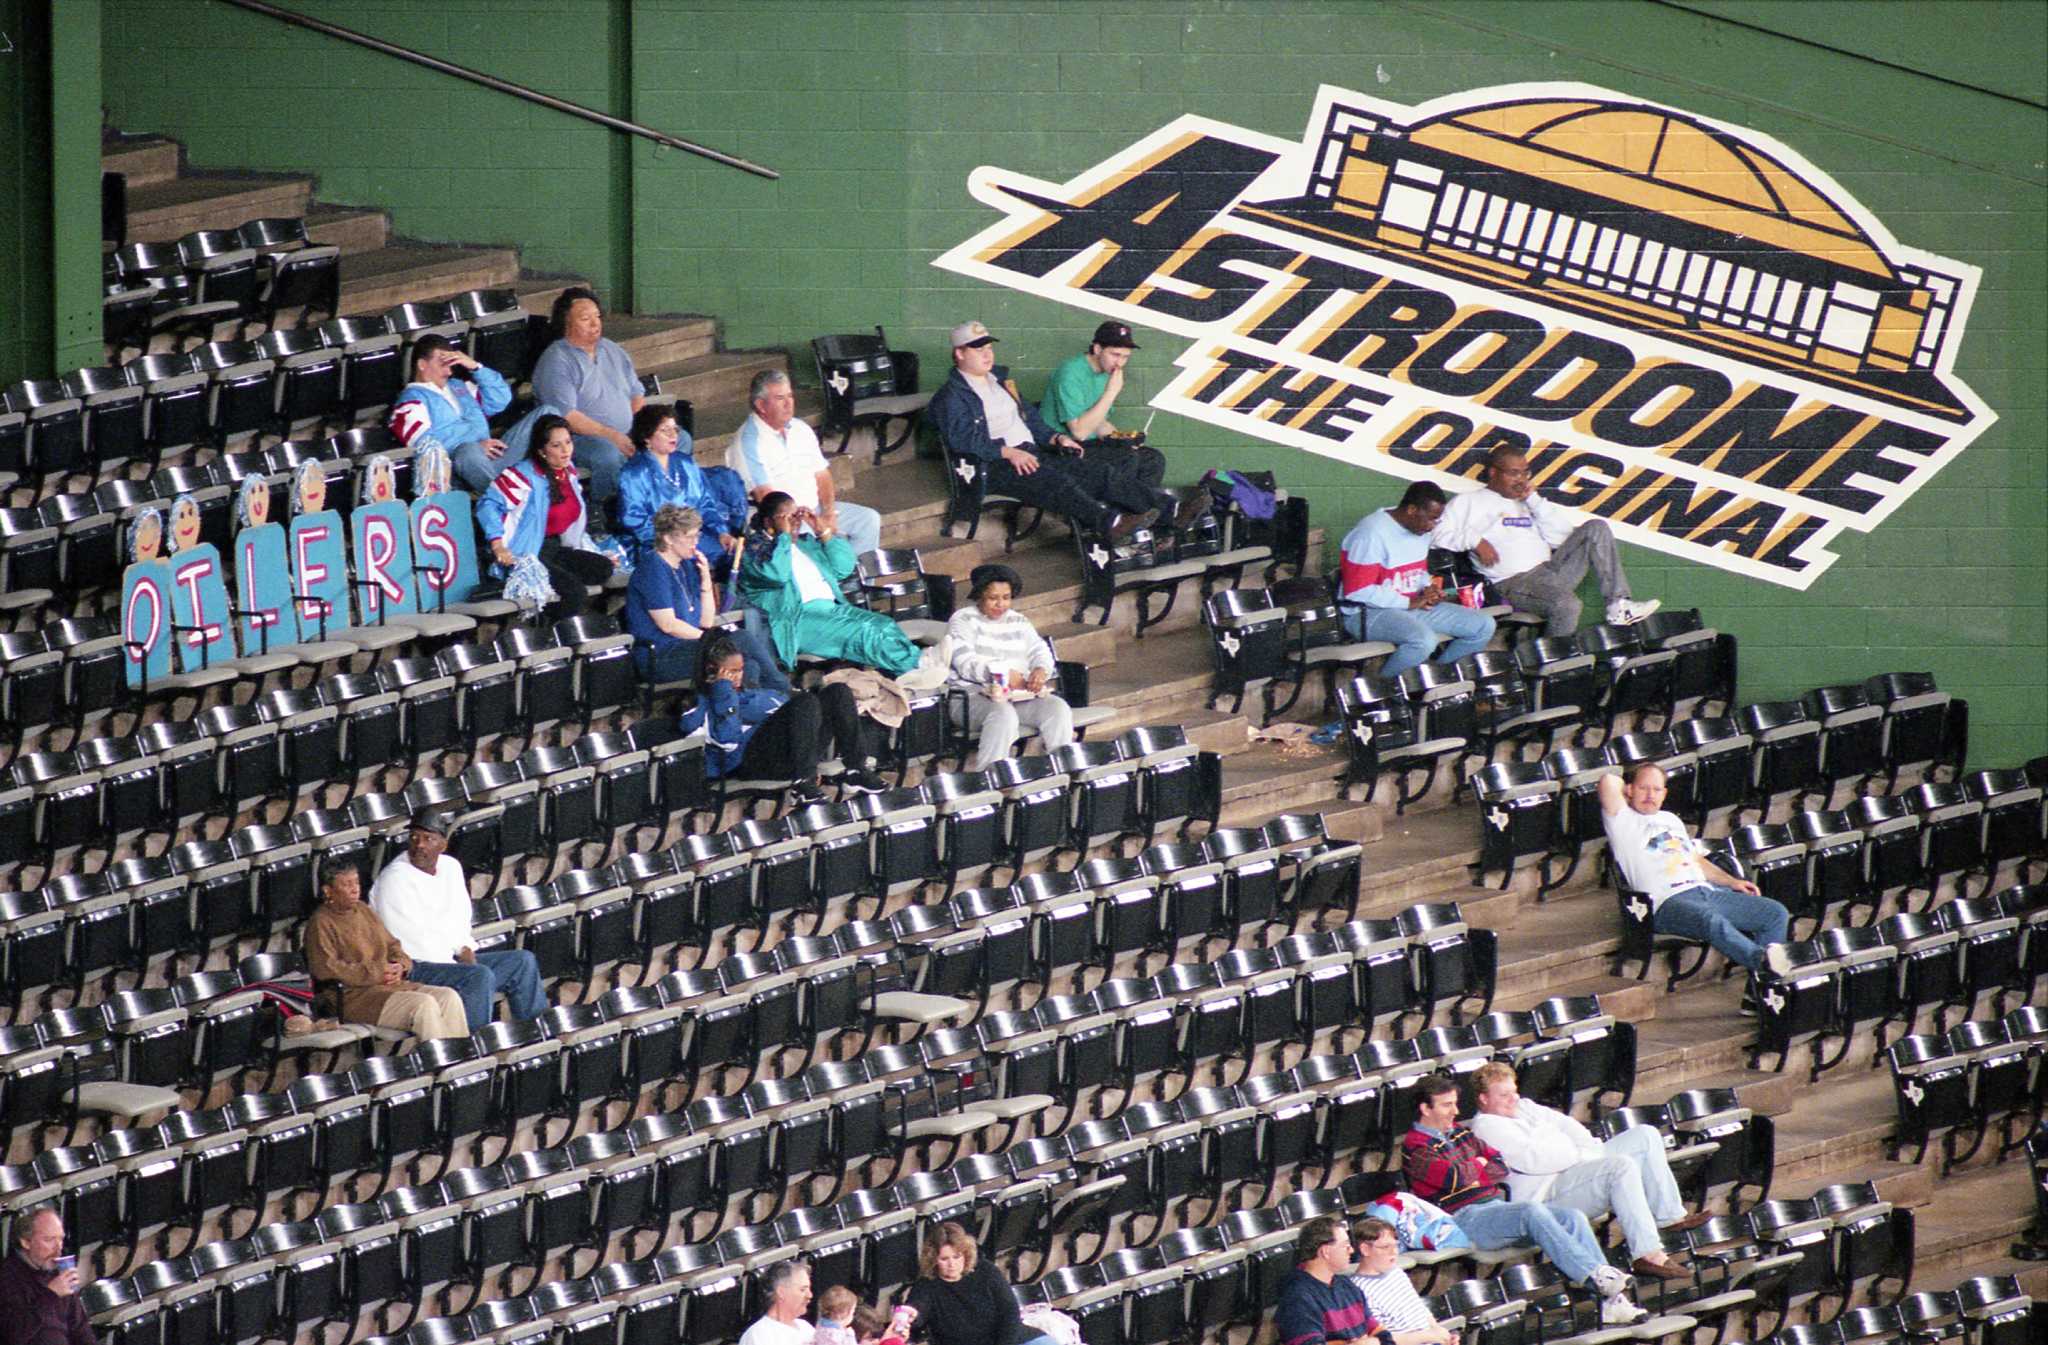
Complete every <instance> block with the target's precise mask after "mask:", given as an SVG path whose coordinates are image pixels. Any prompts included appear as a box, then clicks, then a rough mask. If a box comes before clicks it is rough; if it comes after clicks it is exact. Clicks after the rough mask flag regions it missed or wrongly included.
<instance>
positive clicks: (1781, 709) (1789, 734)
mask: <svg viewBox="0 0 2048 1345" xmlns="http://www.w3.org/2000/svg"><path fill="white" fill-rule="evenodd" d="M1736 719H1737V720H1738V722H1740V723H1741V725H1742V728H1743V731H1744V732H1746V733H1747V734H1748V735H1749V736H1750V739H1751V741H1752V743H1753V748H1752V752H1751V757H1750V781H1749V784H1750V800H1751V803H1752V804H1753V806H1755V807H1756V808H1757V809H1758V810H1759V812H1760V813H1763V814H1765V815H1768V813H1769V812H1770V807H1771V804H1772V802H1773V801H1774V800H1775V799H1777V798H1778V797H1779V796H1780V795H1783V794H1791V795H1792V796H1793V799H1792V802H1793V806H1794V807H1795V808H1796V807H1798V806H1799V804H1800V803H1801V802H1802V800H1803V798H1804V796H1805V795H1807V794H1810V793H1817V792H1821V791H1823V790H1824V789H1825V787H1826V786H1825V784H1824V782H1823V780H1822V778H1821V770H1820V752H1821V732H1820V724H1819V722H1818V721H1816V720H1814V719H1812V718H1809V717H1808V715H1807V712H1806V707H1805V706H1804V705H1803V704H1801V703H1800V702H1798V701H1772V702H1769V703H1766V704H1758V705H1745V706H1743V707H1742V708H1741V709H1740V710H1739V711H1737V712H1736Z"/></svg>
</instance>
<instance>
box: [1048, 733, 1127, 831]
mask: <svg viewBox="0 0 2048 1345" xmlns="http://www.w3.org/2000/svg"><path fill="white" fill-rule="evenodd" d="M1047 760H1048V761H1050V762H1051V763H1052V766H1053V768H1054V770H1056V771H1057V772H1059V773H1060V774H1062V775H1064V776H1065V777H1066V779H1067V808H1066V823H1067V828H1066V836H1065V839H1064V844H1063V847H1062V848H1065V849H1071V850H1072V851H1074V853H1075V854H1076V855H1077V856H1080V855H1086V854H1087V853H1088V852H1089V851H1090V850H1091V849H1093V848H1094V847H1096V846H1098V845H1101V844H1103V843H1104V842H1106V841H1111V840H1116V839H1118V838H1120V837H1123V836H1127V835H1130V834H1132V833H1133V832H1134V831H1135V830H1136V828H1137V820H1138V780H1137V774H1136V771H1135V768H1134V767H1133V765H1132V763H1130V762H1128V761H1126V760H1125V759H1124V756H1123V753H1122V751H1121V750H1120V748H1119V747H1118V745H1117V744H1116V743H1085V742H1076V743H1069V744H1067V745H1066V746H1065V747H1061V748H1058V749H1056V750H1054V751H1052V752H1050V753H1048V754H1047Z"/></svg>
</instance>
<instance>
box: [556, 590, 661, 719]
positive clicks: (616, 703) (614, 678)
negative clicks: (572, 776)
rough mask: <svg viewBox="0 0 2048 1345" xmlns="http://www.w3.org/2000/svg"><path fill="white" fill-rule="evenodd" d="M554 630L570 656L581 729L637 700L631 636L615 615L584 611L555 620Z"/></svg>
mask: <svg viewBox="0 0 2048 1345" xmlns="http://www.w3.org/2000/svg"><path fill="white" fill-rule="evenodd" d="M554 633H555V638H556V639H557V640H558V641H560V642H561V645H562V647H563V648H565V649H567V650H569V651H570V653H571V654H572V655H573V656H574V663H573V669H574V677H573V681H572V683H571V695H572V696H573V697H574V700H573V702H572V703H573V704H574V706H575V708H576V711H577V713H578V714H580V715H581V716H582V718H583V728H584V731H585V732H588V731H589V729H590V726H591V724H592V722H593V721H595V720H596V719H597V717H598V716H600V715H603V714H608V713H610V712H612V711H614V710H619V709H623V708H624V707H626V706H629V705H637V704H638V703H639V700H640V682H639V674H638V673H636V672H635V671H634V668H633V658H632V655H633V637H632V636H630V635H627V634H626V633H625V632H623V631H622V630H620V629H619V623H618V620H617V619H616V618H614V617H609V616H598V615H594V614H589V613H586V614H585V615H583V616H574V617H570V618H568V619H567V620H564V621H558V622H556V623H555V632H554Z"/></svg>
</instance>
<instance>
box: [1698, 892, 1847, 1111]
mask: <svg viewBox="0 0 2048 1345" xmlns="http://www.w3.org/2000/svg"><path fill="white" fill-rule="evenodd" d="M1723 867H1726V866H1725V865H1724V866H1723ZM1780 946H1781V947H1783V948H1784V949H1785V952H1786V956H1787V957H1788V958H1789V959H1790V960H1791V965H1792V970H1791V974H1790V975H1788V976H1785V977H1782V978H1778V979H1773V980H1766V981H1763V982H1760V983H1759V985H1758V988H1757V1035H1756V1040H1755V1041H1754V1042H1752V1043H1751V1046H1750V1053H1749V1061H1750V1068H1751V1069H1756V1068H1758V1067H1759V1065H1758V1062H1759V1061H1760V1060H1761V1059H1762V1058H1763V1056H1764V1054H1765V1053H1766V1052H1775V1053H1776V1054H1777V1057H1778V1063H1777V1064H1776V1065H1775V1066H1773V1068H1774V1069H1778V1070H1782V1069H1784V1068H1785V1060H1786V1058H1787V1056H1789V1055H1790V1053H1791V1050H1792V1047H1793V1045H1794V1044H1795V1043H1797V1042H1798V1041H1799V1040H1800V1039H1802V1038H1806V1039H1810V1040H1811V1042H1812V1046H1813V1065H1812V1068H1811V1070H1810V1071H1809V1076H1810V1077H1818V1076H1819V1074H1820V1071H1821V1069H1822V1068H1823V1065H1822V1061H1823V1059H1824V1056H1823V1046H1824V1041H1825V1038H1826V1037H1827V1036H1828V1035H1829V1034H1830V1033H1832V1032H1834V1031H1836V1030H1837V1027H1838V1023H1837V1019H1836V1009H1837V1006H1838V1004H1839V1002H1840V999H1841V977H1842V964H1841V962H1840V961H1839V960H1837V959H1836V958H1835V957H1833V956H1832V955H1831V954H1830V953H1829V951H1828V950H1827V949H1826V948H1824V947H1823V946H1821V945H1820V944H1819V943H1817V942H1816V941H1814V940H1811V939H1809V940H1807V941H1806V942H1804V943H1789V944H1783V945H1780Z"/></svg>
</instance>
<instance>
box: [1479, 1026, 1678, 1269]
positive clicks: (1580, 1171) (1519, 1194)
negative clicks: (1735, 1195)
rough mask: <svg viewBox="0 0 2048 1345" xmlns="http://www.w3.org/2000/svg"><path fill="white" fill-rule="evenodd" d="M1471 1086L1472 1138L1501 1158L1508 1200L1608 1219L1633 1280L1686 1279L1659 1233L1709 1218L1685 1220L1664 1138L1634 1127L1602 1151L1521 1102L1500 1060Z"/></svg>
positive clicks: (1584, 1134) (1536, 1106)
mask: <svg viewBox="0 0 2048 1345" xmlns="http://www.w3.org/2000/svg"><path fill="white" fill-rule="evenodd" d="M1472 1086H1473V1087H1474V1088H1475V1089H1476V1090H1477V1094H1476V1096H1477V1098H1478V1109H1477V1111H1476V1113H1475V1114H1474V1115H1473V1117H1472V1133H1473V1134H1475V1135H1477V1136H1479V1138H1480V1139H1482V1140H1485V1141H1486V1142H1487V1143H1488V1144H1490V1145H1492V1146H1493V1147H1494V1148H1495V1149H1498V1150H1499V1151H1500V1155H1501V1159H1502V1161H1504V1162H1505V1163H1506V1164H1507V1165H1508V1193H1509V1195H1510V1196H1511V1197H1512V1198H1513V1199H1515V1200H1540V1201H1543V1202H1545V1203H1546V1204H1551V1205H1564V1206H1568V1207H1569V1208H1571V1209H1575V1210H1578V1211H1579V1212H1580V1213H1582V1214H1584V1215H1585V1216H1586V1217H1587V1218H1589V1219H1591V1218H1596V1217H1598V1216H1600V1215H1602V1214H1607V1213H1610V1212H1611V1213H1612V1214H1613V1215H1614V1217H1615V1218H1617V1219H1619V1220H1620V1221H1621V1230H1622V1234H1623V1236H1625V1237H1626V1238H1627V1239H1628V1251H1629V1255H1630V1256H1632V1257H1634V1258H1635V1264H1634V1265H1633V1266H1632V1267H1630V1269H1631V1270H1632V1271H1633V1272H1634V1273H1635V1274H1637V1275H1639V1276H1642V1277H1643V1278H1645V1279H1666V1280H1679V1279H1684V1278H1685V1275H1686V1272H1685V1271H1684V1270H1681V1269H1680V1268H1679V1267H1677V1266H1675V1265H1673V1264H1672V1263H1671V1258H1670V1257H1669V1256H1668V1255H1666V1254H1665V1251H1664V1239H1663V1238H1662V1236H1660V1235H1659V1233H1658V1230H1659V1229H1660V1228H1669V1229H1671V1230H1673V1231H1674V1232H1683V1231H1684V1230H1686V1229H1688V1228H1698V1227H1699V1226H1700V1225H1701V1224H1703V1223H1705V1222H1706V1221H1707V1218H1708V1216H1707V1215H1705V1214H1688V1213H1687V1212H1686V1208H1685V1202H1684V1201H1683V1200H1681V1199H1680V1198H1679V1194H1678V1183H1677V1182H1675V1181H1673V1180H1672V1177H1671V1165H1670V1163H1668V1162H1667V1161H1665V1158H1664V1137H1663V1136H1662V1135H1660V1134H1659V1133H1658V1132H1657V1131H1656V1130H1655V1129H1653V1128H1651V1127H1649V1126H1632V1127H1630V1128H1629V1129H1627V1130H1624V1131H1622V1132H1621V1133H1620V1134H1619V1135H1616V1136H1615V1137H1614V1138H1613V1139H1611V1140H1608V1141H1606V1142H1605V1143H1602V1142H1601V1141H1600V1140H1597V1139H1594V1138H1593V1134H1592V1132H1591V1131H1589V1130H1587V1129H1586V1127H1584V1126H1582V1125H1580V1124H1579V1123H1578V1122H1577V1121H1575V1120H1573V1119H1572V1118H1571V1117H1569V1116H1567V1115H1565V1114H1564V1113H1563V1112H1561V1111H1556V1110H1554V1109H1552V1108H1550V1107H1545V1106H1543V1105H1542V1104H1540V1103H1536V1102H1531V1101H1529V1099H1527V1098H1525V1097H1523V1096H1522V1095H1521V1090H1520V1088H1519V1087H1518V1086H1517V1085H1516V1083H1515V1071H1514V1069H1513V1068H1512V1067H1510V1066H1508V1065H1506V1064H1503V1063H1501V1062H1500V1061H1498V1060H1496V1061H1493V1062H1492V1063H1490V1064H1486V1065H1481V1066H1480V1067H1479V1069H1478V1070H1477V1071H1476V1072H1475V1073H1474V1074H1473V1076H1472Z"/></svg>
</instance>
